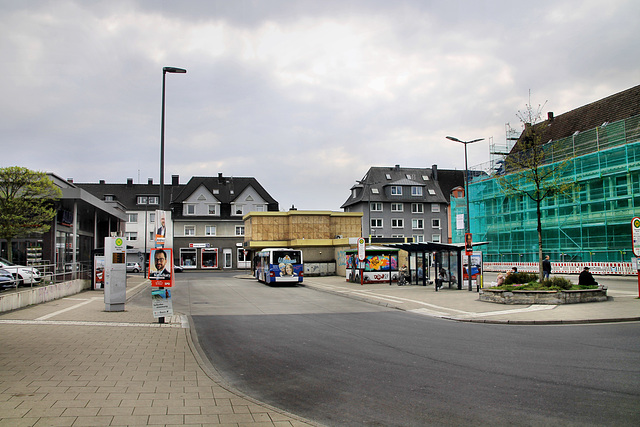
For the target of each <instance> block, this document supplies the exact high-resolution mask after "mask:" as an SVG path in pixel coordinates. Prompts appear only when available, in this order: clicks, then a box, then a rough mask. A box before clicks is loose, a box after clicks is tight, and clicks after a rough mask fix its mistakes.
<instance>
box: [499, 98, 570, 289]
mask: <svg viewBox="0 0 640 427" xmlns="http://www.w3.org/2000/svg"><path fill="white" fill-rule="evenodd" d="M542 108H543V106H540V105H538V108H537V109H534V108H533V107H532V106H531V104H530V103H529V104H526V108H525V110H524V111H518V114H517V116H518V118H519V119H520V121H521V122H522V123H523V125H524V130H523V132H522V134H521V135H520V138H519V139H518V142H517V143H516V145H515V146H514V147H513V149H512V150H511V152H510V153H509V154H508V155H507V157H506V159H505V174H504V175H501V176H500V177H499V178H498V183H499V184H500V186H501V188H502V189H503V192H504V194H505V195H506V196H507V197H526V198H528V199H530V200H532V201H533V202H534V203H535V206H536V217H537V232H538V265H539V278H540V282H542V280H543V274H542V260H543V258H542V256H543V241H542V203H543V201H544V200H545V199H547V198H552V197H556V196H557V195H560V194H564V195H568V196H570V195H571V194H572V192H573V190H574V189H575V188H576V187H577V185H576V184H575V183H574V182H573V181H570V180H568V179H566V177H565V174H566V172H567V168H568V167H569V166H570V159H567V160H564V161H560V162H554V161H553V160H552V159H551V154H550V153H549V152H548V150H545V145H544V143H543V139H542V138H543V136H544V134H545V130H546V129H547V126H548V124H547V123H546V122H542V121H541V116H542ZM544 142H546V141H544Z"/></svg>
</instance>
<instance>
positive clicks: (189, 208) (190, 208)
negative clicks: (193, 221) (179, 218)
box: [184, 203, 196, 215]
mask: <svg viewBox="0 0 640 427" xmlns="http://www.w3.org/2000/svg"><path fill="white" fill-rule="evenodd" d="M184 214H185V215H195V214H196V205H194V204H192V203H189V204H185V205H184Z"/></svg>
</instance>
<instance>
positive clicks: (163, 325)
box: [0, 319, 188, 329]
mask: <svg viewBox="0 0 640 427" xmlns="http://www.w3.org/2000/svg"><path fill="white" fill-rule="evenodd" d="M0 325H49V326H52V325H54V326H60V325H63V326H108V327H139V328H183V329H187V328H188V324H187V326H186V327H185V326H184V323H125V322H83V321H75V320H38V319H36V320H0Z"/></svg>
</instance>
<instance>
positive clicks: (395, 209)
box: [391, 203, 404, 212]
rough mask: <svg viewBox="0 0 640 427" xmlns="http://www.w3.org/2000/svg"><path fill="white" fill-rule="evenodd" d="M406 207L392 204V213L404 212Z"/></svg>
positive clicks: (400, 204)
mask: <svg viewBox="0 0 640 427" xmlns="http://www.w3.org/2000/svg"><path fill="white" fill-rule="evenodd" d="M403 211H404V205H403V204H402V203H391V212H403Z"/></svg>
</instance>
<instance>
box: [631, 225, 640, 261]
mask: <svg viewBox="0 0 640 427" xmlns="http://www.w3.org/2000/svg"><path fill="white" fill-rule="evenodd" d="M631 238H632V242H631V244H632V248H633V254H634V255H635V256H637V257H640V218H638V217H635V218H633V219H632V220H631Z"/></svg>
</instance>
